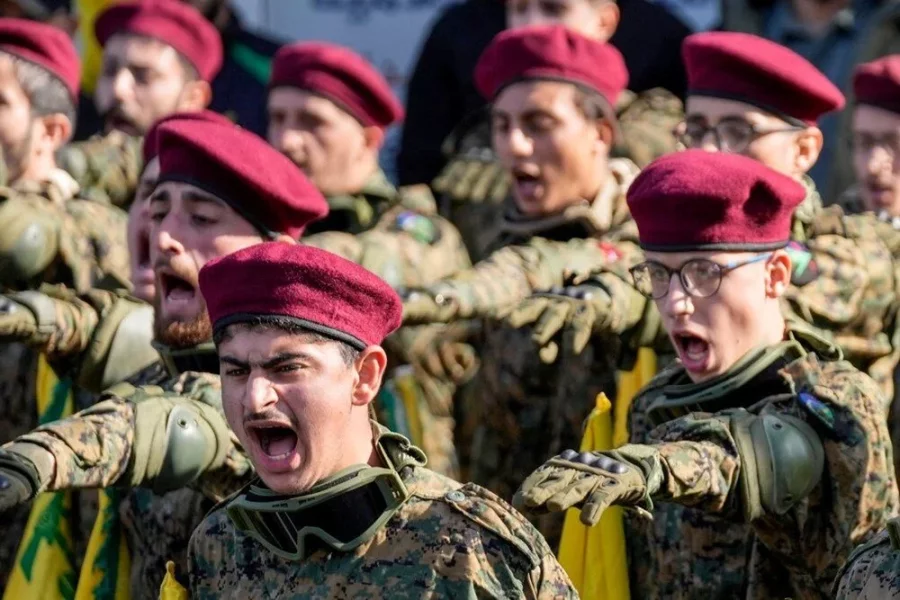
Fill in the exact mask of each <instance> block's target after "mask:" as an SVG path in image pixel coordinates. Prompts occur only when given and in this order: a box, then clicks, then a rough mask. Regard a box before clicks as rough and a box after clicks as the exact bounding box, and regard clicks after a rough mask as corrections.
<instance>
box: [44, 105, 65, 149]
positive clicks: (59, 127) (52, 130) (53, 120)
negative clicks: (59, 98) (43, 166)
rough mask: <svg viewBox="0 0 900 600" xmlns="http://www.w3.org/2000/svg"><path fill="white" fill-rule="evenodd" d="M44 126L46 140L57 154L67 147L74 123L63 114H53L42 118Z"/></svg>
mask: <svg viewBox="0 0 900 600" xmlns="http://www.w3.org/2000/svg"><path fill="white" fill-rule="evenodd" d="M40 120H41V122H42V123H43V124H44V138H45V139H46V140H47V141H48V142H49V143H50V146H51V147H52V148H53V151H54V152H55V151H56V150H58V149H59V148H61V147H62V146H64V145H65V143H66V142H68V141H69V138H70V137H71V136H72V122H71V121H70V120H69V117H67V116H65V115H64V114H62V113H53V114H51V115H47V116H44V117H40Z"/></svg>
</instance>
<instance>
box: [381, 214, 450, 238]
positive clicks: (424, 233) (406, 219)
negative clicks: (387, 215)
mask: <svg viewBox="0 0 900 600" xmlns="http://www.w3.org/2000/svg"><path fill="white" fill-rule="evenodd" d="M393 229H394V230H395V231H403V232H406V233H408V234H409V235H411V236H412V237H413V238H414V239H416V240H418V241H420V242H422V243H423V244H429V245H430V244H434V243H435V242H437V241H438V239H440V230H439V229H438V226H437V224H436V223H435V222H434V221H433V220H432V219H431V218H430V217H426V216H425V215H420V214H419V213H416V212H412V211H408V210H405V211H403V212H401V213H400V214H399V215H397V220H396V221H394V226H393Z"/></svg>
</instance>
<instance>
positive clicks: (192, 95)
mask: <svg viewBox="0 0 900 600" xmlns="http://www.w3.org/2000/svg"><path fill="white" fill-rule="evenodd" d="M210 102H212V88H211V87H210V86H209V84H208V83H207V82H205V81H201V80H199V79H196V80H194V81H188V82H187V83H186V84H184V89H182V90H181V97H180V98H179V100H178V110H179V111H182V112H198V111H201V110H203V109H204V108H206V107H207V106H209V103H210Z"/></svg>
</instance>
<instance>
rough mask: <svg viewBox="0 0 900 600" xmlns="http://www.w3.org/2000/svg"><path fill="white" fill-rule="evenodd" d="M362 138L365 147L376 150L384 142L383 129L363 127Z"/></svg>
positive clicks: (379, 148)
mask: <svg viewBox="0 0 900 600" xmlns="http://www.w3.org/2000/svg"><path fill="white" fill-rule="evenodd" d="M363 138H364V139H365V140H366V148H368V149H370V150H373V151H375V152H378V151H379V150H381V146H382V145H383V144H384V129H382V128H381V127H363Z"/></svg>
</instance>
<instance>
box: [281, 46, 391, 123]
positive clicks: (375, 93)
mask: <svg viewBox="0 0 900 600" xmlns="http://www.w3.org/2000/svg"><path fill="white" fill-rule="evenodd" d="M281 86H288V87H295V88H300V89H302V90H307V91H309V92H312V93H314V94H318V95H321V96H324V97H326V98H328V99H329V100H331V101H332V102H335V103H336V104H338V105H339V106H341V107H342V108H343V109H344V110H346V111H347V112H348V113H350V114H351V115H353V117H354V118H356V119H357V120H358V121H359V122H360V123H362V124H363V125H367V126H375V127H382V128H384V127H388V126H389V125H392V124H394V123H396V122H397V121H400V120H401V119H403V106H401V104H400V101H399V100H397V97H396V96H394V92H393V91H392V90H391V86H390V84H388V82H387V80H386V79H385V78H384V77H383V76H382V75H381V73H379V72H378V70H377V69H376V68H375V67H374V66H372V65H371V64H370V63H369V61H367V60H366V59H364V58H363V57H362V56H360V55H358V54H356V53H355V52H353V51H352V50H350V49H349V48H345V47H343V46H337V45H335V44H326V43H324V42H302V43H298V44H289V45H287V46H283V47H282V48H281V49H280V50H278V52H277V53H276V54H275V59H274V60H273V61H272V78H271V80H270V81H269V88H270V89H271V88H275V87H281Z"/></svg>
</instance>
